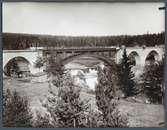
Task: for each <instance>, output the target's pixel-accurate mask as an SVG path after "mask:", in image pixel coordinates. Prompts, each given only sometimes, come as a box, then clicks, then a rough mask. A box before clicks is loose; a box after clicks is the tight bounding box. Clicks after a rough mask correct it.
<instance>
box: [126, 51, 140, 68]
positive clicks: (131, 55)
mask: <svg viewBox="0 0 167 130" xmlns="http://www.w3.org/2000/svg"><path fill="white" fill-rule="evenodd" d="M128 57H129V59H130V61H131V62H132V65H134V66H137V65H139V64H140V56H139V54H138V53H137V52H136V51H132V52H130V53H129V55H128Z"/></svg>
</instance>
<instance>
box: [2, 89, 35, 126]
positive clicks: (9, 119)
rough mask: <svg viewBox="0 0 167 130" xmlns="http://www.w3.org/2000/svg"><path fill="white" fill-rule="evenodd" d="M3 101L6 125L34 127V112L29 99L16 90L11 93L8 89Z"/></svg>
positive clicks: (4, 124) (4, 122)
mask: <svg viewBox="0 0 167 130" xmlns="http://www.w3.org/2000/svg"><path fill="white" fill-rule="evenodd" d="M3 103H4V105H3V126H4V127H32V125H31V119H32V114H31V112H30V109H29V105H28V100H27V99H24V98H22V97H20V96H19V94H18V93H17V92H16V91H14V93H13V94H11V92H10V91H9V90H7V93H6V95H5V96H4V102H3Z"/></svg>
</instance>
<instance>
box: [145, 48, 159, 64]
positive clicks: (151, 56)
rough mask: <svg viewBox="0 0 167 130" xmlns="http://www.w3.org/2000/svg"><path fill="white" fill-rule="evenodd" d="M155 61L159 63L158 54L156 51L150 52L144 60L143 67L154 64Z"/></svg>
mask: <svg viewBox="0 0 167 130" xmlns="http://www.w3.org/2000/svg"><path fill="white" fill-rule="evenodd" d="M157 61H160V54H159V53H158V52H157V51H155V50H152V51H150V52H149V53H148V54H147V56H146V58H145V65H147V64H150V63H155V62H157Z"/></svg>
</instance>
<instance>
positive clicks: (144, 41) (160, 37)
mask: <svg viewBox="0 0 167 130" xmlns="http://www.w3.org/2000/svg"><path fill="white" fill-rule="evenodd" d="M164 39H165V36H164V32H162V33H159V34H144V35H134V36H128V35H121V36H100V37H96V36H75V37H74V36H53V35H36V34H18V33H3V35H2V41H3V49H7V50H10V49H11V50H12V49H14V50H15V49H27V48H29V47H46V46H54V47H71V46H75V47H82V46H121V45H125V46H136V45H138V46H143V45H145V46H155V45H162V44H164Z"/></svg>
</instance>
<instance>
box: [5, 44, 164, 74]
mask: <svg viewBox="0 0 167 130" xmlns="http://www.w3.org/2000/svg"><path fill="white" fill-rule="evenodd" d="M123 50H124V47H122V48H119V47H82V48H77V47H76V48H55V49H53V48H52V49H51V48H42V49H41V48H40V49H38V48H36V49H32V48H30V49H28V50H3V70H4V68H5V66H6V65H7V63H8V62H9V61H11V60H12V59H13V58H17V57H21V58H23V59H25V60H26V61H27V62H28V63H29V69H30V72H31V73H37V72H40V71H43V70H39V69H37V68H35V67H34V63H35V61H36V60H37V57H47V56H49V55H50V54H51V53H54V55H55V57H57V56H61V58H63V63H64V64H66V63H69V62H70V61H72V60H74V59H76V58H79V57H81V56H90V57H94V58H96V59H99V60H101V61H103V62H105V63H107V64H112V63H119V62H120V59H121V58H122V54H123ZM126 51H127V55H128V56H129V57H130V59H132V60H134V62H135V64H134V65H135V66H144V65H145V64H146V63H147V61H149V59H150V57H151V58H152V59H154V60H155V61H159V60H161V59H162V57H163V55H164V46H154V47H126Z"/></svg>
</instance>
